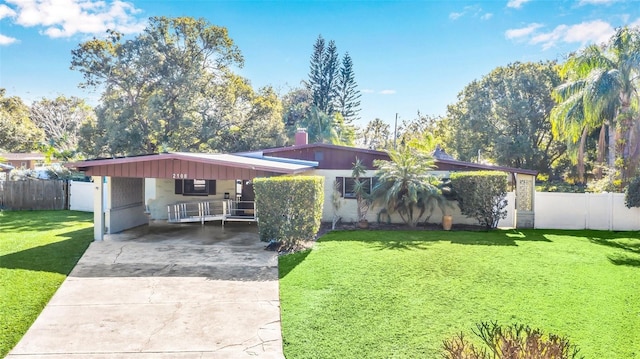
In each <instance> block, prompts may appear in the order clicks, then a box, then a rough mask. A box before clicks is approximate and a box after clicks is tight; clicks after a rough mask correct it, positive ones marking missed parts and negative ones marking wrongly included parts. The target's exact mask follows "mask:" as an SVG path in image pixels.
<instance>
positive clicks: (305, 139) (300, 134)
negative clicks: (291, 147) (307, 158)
mask: <svg viewBox="0 0 640 359" xmlns="http://www.w3.org/2000/svg"><path fill="white" fill-rule="evenodd" d="M308 143H309V134H308V133H307V129H306V128H299V129H298V130H297V131H296V146H300V145H306V144H308Z"/></svg>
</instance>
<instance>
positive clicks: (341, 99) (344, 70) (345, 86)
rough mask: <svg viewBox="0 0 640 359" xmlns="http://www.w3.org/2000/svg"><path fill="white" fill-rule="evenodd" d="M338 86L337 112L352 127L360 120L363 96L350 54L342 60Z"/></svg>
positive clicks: (346, 54)
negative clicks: (357, 82) (359, 114)
mask: <svg viewBox="0 0 640 359" xmlns="http://www.w3.org/2000/svg"><path fill="white" fill-rule="evenodd" d="M336 85H337V86H336V96H335V110H336V111H337V112H339V113H340V114H341V115H342V117H343V118H344V122H345V123H346V124H348V125H351V124H353V121H355V120H358V119H359V117H358V113H359V112H360V96H361V95H360V91H359V90H358V85H357V84H356V80H355V75H354V73H353V61H352V60H351V56H349V53H348V52H347V53H345V54H344V57H343V58H342V66H341V67H340V73H339V75H338V81H337V84H336Z"/></svg>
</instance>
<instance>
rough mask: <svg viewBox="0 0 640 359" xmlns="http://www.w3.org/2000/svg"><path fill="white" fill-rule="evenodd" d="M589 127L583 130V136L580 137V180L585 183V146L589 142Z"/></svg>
mask: <svg viewBox="0 0 640 359" xmlns="http://www.w3.org/2000/svg"><path fill="white" fill-rule="evenodd" d="M587 134H588V131H587V127H585V128H584V129H583V130H582V136H581V137H580V147H578V181H579V182H580V183H585V180H584V147H585V143H586V142H587Z"/></svg>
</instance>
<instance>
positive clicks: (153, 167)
mask: <svg viewBox="0 0 640 359" xmlns="http://www.w3.org/2000/svg"><path fill="white" fill-rule="evenodd" d="M85 173H86V174H87V175H88V176H109V177H130V178H169V179H172V178H177V177H180V176H184V175H186V176H187V178H196V179H218V180H233V179H252V178H255V177H264V176H270V175H275V174H273V173H269V172H265V171H256V170H252V169H242V168H236V167H229V166H220V165H213V164H205V163H199V162H192V161H184V160H149V161H144V162H132V163H122V164H111V165H103V166H95V167H89V168H87V170H86V171H85Z"/></svg>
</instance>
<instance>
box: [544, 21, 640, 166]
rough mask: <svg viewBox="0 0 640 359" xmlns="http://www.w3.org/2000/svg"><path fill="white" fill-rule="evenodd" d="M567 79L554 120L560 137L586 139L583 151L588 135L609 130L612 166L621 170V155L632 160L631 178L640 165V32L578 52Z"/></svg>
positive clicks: (624, 31) (625, 31)
mask: <svg viewBox="0 0 640 359" xmlns="http://www.w3.org/2000/svg"><path fill="white" fill-rule="evenodd" d="M562 75H563V76H565V78H566V82H565V83H564V84H562V85H561V86H559V87H557V88H556V91H555V95H556V97H557V98H558V100H559V102H560V103H559V105H558V107H557V108H556V109H555V110H554V116H553V117H552V121H553V124H554V129H555V132H556V134H557V135H558V136H559V137H560V138H567V139H571V140H572V142H574V143H575V142H577V140H578V138H580V139H581V140H580V141H581V145H580V147H583V146H584V145H583V143H584V141H583V140H582V139H583V138H584V136H585V135H584V134H585V133H586V132H589V131H592V130H593V129H596V128H600V127H602V128H605V127H606V128H607V131H608V136H607V138H608V165H609V168H610V169H613V168H614V167H615V160H616V157H617V156H616V152H617V153H618V154H619V155H620V156H622V158H623V159H624V160H625V162H626V163H625V167H626V171H625V173H624V175H625V177H628V176H630V175H632V174H633V173H634V172H635V170H636V168H637V167H638V164H639V162H640V145H639V142H640V141H639V139H640V123H639V121H638V113H637V105H638V87H637V86H638V83H637V78H638V76H639V75H640V30H638V29H632V28H628V27H623V28H620V29H618V30H617V31H616V33H615V34H614V35H613V36H612V38H611V39H610V41H609V42H608V44H606V45H602V46H600V45H591V46H588V47H586V48H585V49H583V50H581V51H579V52H577V53H575V54H572V55H571V56H570V57H569V59H568V60H567V61H566V63H565V64H564V65H563V67H562ZM602 133H603V135H602V136H601V141H600V143H604V131H603V132H602ZM616 144H617V147H618V149H616ZM602 147H604V146H602Z"/></svg>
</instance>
